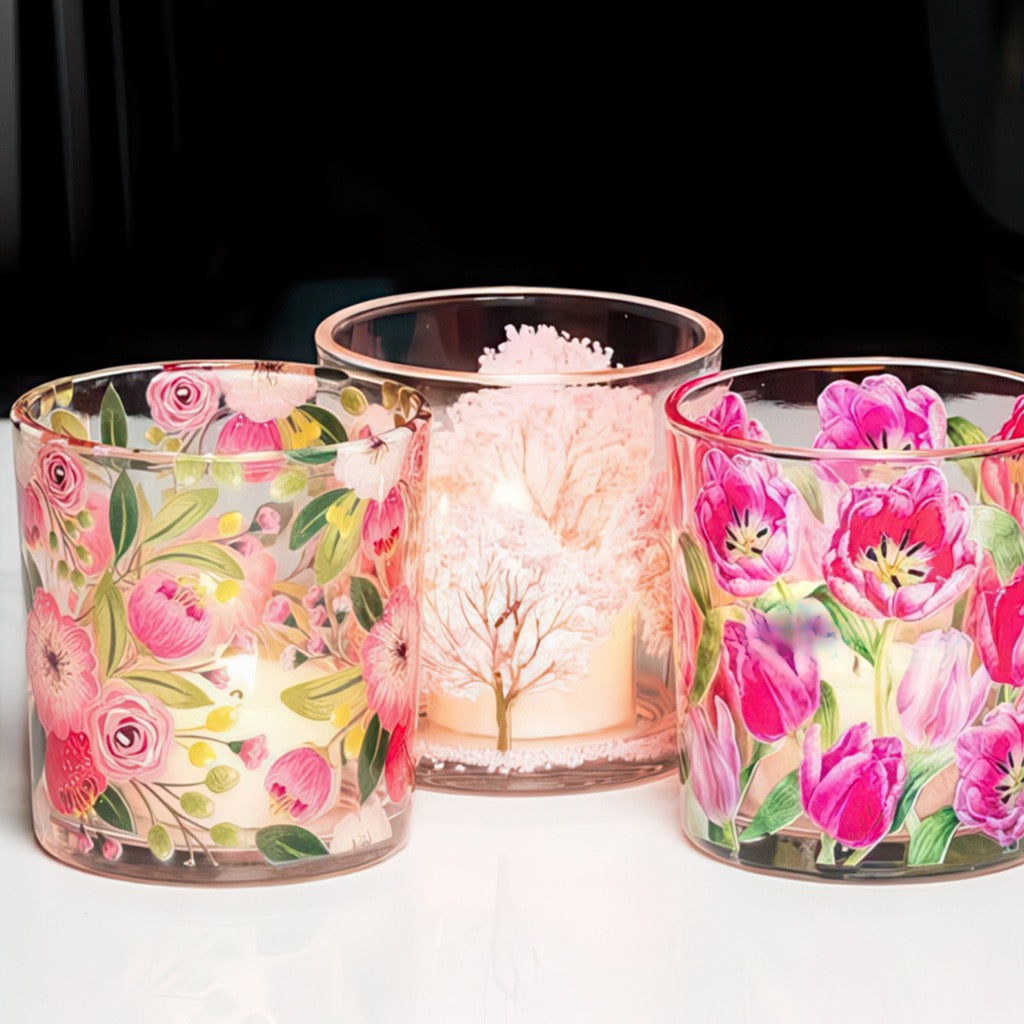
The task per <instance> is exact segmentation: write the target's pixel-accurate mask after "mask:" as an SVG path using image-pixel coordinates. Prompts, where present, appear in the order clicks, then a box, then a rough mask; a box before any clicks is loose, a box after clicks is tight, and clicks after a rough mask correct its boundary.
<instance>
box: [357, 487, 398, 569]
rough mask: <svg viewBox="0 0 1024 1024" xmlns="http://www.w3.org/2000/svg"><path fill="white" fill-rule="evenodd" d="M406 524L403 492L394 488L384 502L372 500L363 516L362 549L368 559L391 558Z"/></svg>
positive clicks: (367, 504)
mask: <svg viewBox="0 0 1024 1024" xmlns="http://www.w3.org/2000/svg"><path fill="white" fill-rule="evenodd" d="M404 522H405V502H404V501H403V500H402V494H401V491H399V489H398V488H397V487H392V488H391V490H390V491H388V493H387V497H386V498H385V499H384V500H383V501H376V500H375V499H373V498H371V499H370V500H369V501H368V502H367V503H366V512H365V514H364V515H363V533H362V542H363V543H362V547H363V554H365V555H366V557H367V558H370V559H373V558H374V557H376V558H390V557H391V555H392V553H393V552H394V550H395V546H396V545H397V544H398V536H399V534H400V533H401V530H402V524H403V523H404Z"/></svg>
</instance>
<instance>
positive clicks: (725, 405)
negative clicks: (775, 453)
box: [697, 391, 771, 441]
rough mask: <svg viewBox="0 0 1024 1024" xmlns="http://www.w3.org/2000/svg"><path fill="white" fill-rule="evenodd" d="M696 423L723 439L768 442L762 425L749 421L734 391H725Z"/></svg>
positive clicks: (766, 432)
mask: <svg viewBox="0 0 1024 1024" xmlns="http://www.w3.org/2000/svg"><path fill="white" fill-rule="evenodd" d="M697 422H698V423H699V424H700V425H701V426H702V427H706V428H707V429H708V430H709V431H711V433H714V434H720V435H722V436H723V437H737V438H743V439H745V440H748V441H769V440H771V439H770V438H769V437H768V431H767V430H765V429H764V425H763V424H761V423H759V422H758V421H757V420H755V419H751V418H750V415H749V414H748V412H747V406H746V404H745V403H744V401H743V398H742V397H741V396H740V395H738V394H736V392H735V391H727V392H726V393H725V394H724V395H722V397H721V398H720V399H719V400H718V402H716V403H715V405H714V406H713V407H712V409H711V410H710V411H709V412H707V413H706V414H705V415H703V416H698V417H697Z"/></svg>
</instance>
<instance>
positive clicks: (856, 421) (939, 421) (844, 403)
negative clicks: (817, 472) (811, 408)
mask: <svg viewBox="0 0 1024 1024" xmlns="http://www.w3.org/2000/svg"><path fill="white" fill-rule="evenodd" d="M818 415H819V416H820V418H821V431H820V432H819V433H818V435H817V437H815V439H814V447H815V448H834V449H841V450H844V451H845V450H848V449H867V448H876V449H879V450H887V451H917V450H919V449H926V448H944V447H945V446H946V408H945V406H944V405H943V404H942V399H941V398H940V397H939V396H938V395H937V394H936V393H935V392H934V391H933V390H932V389H931V388H929V387H925V386H921V387H916V388H911V389H910V391H907V389H906V387H905V386H904V384H903V382H902V381H901V380H900V379H899V378H898V377H894V376H893V375H892V374H888V373H883V374H879V375H878V376H875V377H865V378H864V380H863V381H862V382H861V383H860V384H854V383H853V381H849V380H837V381H833V382H832V383H831V384H829V385H828V387H826V388H825V390H824V391H822V393H821V395H820V396H819V397H818Z"/></svg>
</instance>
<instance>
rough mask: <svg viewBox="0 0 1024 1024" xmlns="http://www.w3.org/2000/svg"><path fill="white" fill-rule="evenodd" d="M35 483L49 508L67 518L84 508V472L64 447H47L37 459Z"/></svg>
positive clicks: (54, 445) (49, 445)
mask: <svg viewBox="0 0 1024 1024" xmlns="http://www.w3.org/2000/svg"><path fill="white" fill-rule="evenodd" d="M34 476H35V479H36V480H37V481H38V482H39V485H40V486H41V487H42V489H43V496H44V497H45V498H46V500H47V501H48V502H49V504H50V505H51V506H52V507H53V508H55V509H56V510H57V511H58V512H60V513H61V514H62V515H65V516H73V515H76V514H77V513H79V512H81V511H82V509H83V508H84V507H85V470H84V469H83V468H82V464H81V462H79V461H78V459H77V458H76V457H75V456H74V455H72V454H71V452H69V451H68V450H67V449H66V448H65V447H64V446H63V445H60V444H48V445H46V446H44V447H43V448H42V450H41V451H40V452H39V454H38V455H37V456H36V464H35V471H34Z"/></svg>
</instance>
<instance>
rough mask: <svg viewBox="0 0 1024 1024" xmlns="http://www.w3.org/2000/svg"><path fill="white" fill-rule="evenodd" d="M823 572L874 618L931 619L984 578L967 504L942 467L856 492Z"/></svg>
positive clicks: (847, 499) (841, 594) (842, 595)
mask: <svg viewBox="0 0 1024 1024" xmlns="http://www.w3.org/2000/svg"><path fill="white" fill-rule="evenodd" d="M838 516H839V526H838V528H837V529H836V532H835V533H834V534H833V536H832V541H831V545H830V547H829V550H828V552H827V553H826V554H825V558H824V562H823V570H824V573H825V579H826V582H827V583H828V585H829V588H830V589H831V590H832V592H833V593H834V594H835V596H836V597H837V598H838V599H839V600H840V601H841V602H842V603H843V604H844V605H846V607H847V608H849V609H850V610H851V611H854V612H856V613H857V614H858V615H864V616H867V617H870V618H898V619H906V620H910V621H914V620H918V619H924V618H927V617H928V616H930V615H934V614H935V613H936V612H938V611H941V610H942V609H943V608H945V607H947V606H948V605H950V604H952V603H953V602H954V601H956V599H957V598H958V597H959V596H960V595H961V594H962V593H963V592H964V591H965V590H966V589H967V588H968V587H969V586H970V585H971V583H972V582H973V581H974V578H975V576H976V574H977V571H978V567H977V562H978V547H977V545H976V544H975V543H974V541H972V540H970V539H969V538H968V535H967V532H968V528H969V526H970V508H969V506H968V503H967V499H966V498H965V497H964V496H963V495H961V494H956V493H951V492H950V491H949V489H948V488H947V486H946V479H945V477H944V476H943V475H942V473H941V472H940V471H939V470H938V469H936V468H935V467H934V466H918V467H915V468H914V469H911V470H910V471H909V472H907V473H905V474H904V475H903V476H902V477H900V478H899V479H898V480H897V481H895V483H892V484H877V483H866V484H857V485H855V486H853V487H852V488H851V489H850V490H849V491H847V493H846V494H844V495H843V497H842V498H841V499H840V501H839V508H838Z"/></svg>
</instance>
